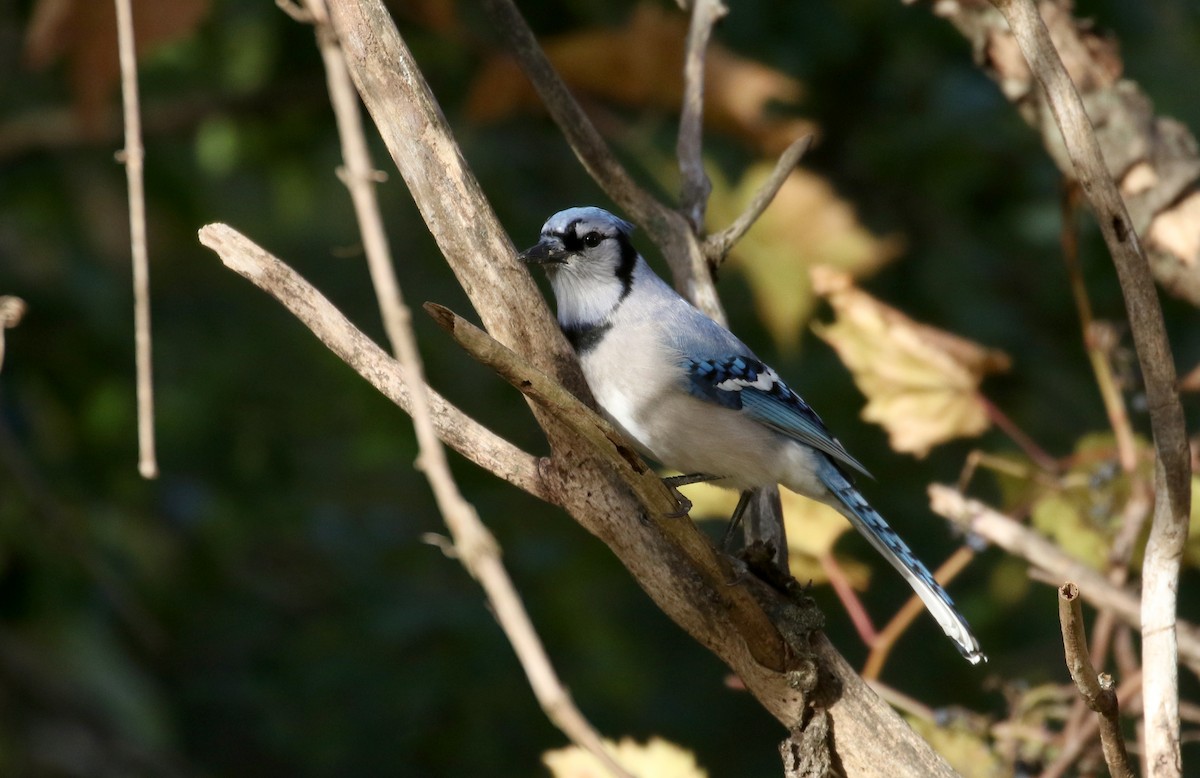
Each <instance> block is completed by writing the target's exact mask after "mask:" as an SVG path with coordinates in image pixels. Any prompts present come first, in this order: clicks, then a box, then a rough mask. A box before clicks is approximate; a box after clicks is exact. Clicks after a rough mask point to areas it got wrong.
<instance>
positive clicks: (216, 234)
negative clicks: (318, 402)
mask: <svg viewBox="0 0 1200 778" xmlns="http://www.w3.org/2000/svg"><path fill="white" fill-rule="evenodd" d="M199 237H200V243H201V244H203V245H204V246H207V247H208V248H210V249H212V250H213V251H215V252H216V253H217V254H218V255H219V256H220V257H221V261H222V262H224V263H225V265H226V266H227V267H229V269H231V270H233V271H235V272H236V273H238V274H239V275H241V276H242V277H244V278H246V279H247V280H249V281H250V282H251V283H253V284H254V285H255V286H257V287H258V288H259V289H262V290H263V291H265V292H267V293H268V294H270V295H271V296H272V297H274V298H275V299H277V300H279V302H281V303H283V305H284V307H286V308H287V309H288V311H289V312H291V314H292V315H293V316H295V317H296V318H297V319H299V320H300V321H301V322H303V323H304V324H305V325H306V326H307V327H308V328H309V329H311V330H312V331H313V334H314V335H316V336H317V338H318V339H320V341H321V342H322V343H324V344H325V345H326V346H327V347H328V348H329V350H330V351H332V352H333V353H334V354H337V355H338V356H339V357H340V358H341V359H342V360H344V361H345V362H346V363H347V364H349V365H350V366H352V367H353V368H354V369H355V370H356V371H357V372H358V373H359V374H360V375H361V376H362V377H363V378H365V379H367V381H368V382H370V384H371V385H372V386H374V387H375V388H376V389H378V390H379V392H380V393H381V394H382V395H384V396H385V397H387V398H388V399H389V400H391V401H392V402H394V403H396V405H399V406H400V407H401V408H403V409H404V410H405V412H408V413H411V412H412V411H411V409H412V387H411V383H412V381H411V378H410V376H409V374H408V373H407V372H405V370H404V368H402V367H401V366H400V365H399V363H397V362H396V360H394V359H392V358H391V357H389V356H388V355H387V353H386V352H384V351H383V349H381V348H379V346H377V345H375V343H374V341H372V340H371V339H370V338H368V337H367V336H366V335H364V334H363V333H362V331H360V330H359V329H357V328H356V327H355V326H354V325H353V324H351V323H350V321H349V320H348V319H347V318H346V317H345V316H343V315H342V313H341V311H339V310H338V309H337V308H335V307H334V305H333V303H331V302H329V300H327V299H326V298H325V297H324V296H323V295H322V294H321V293H320V292H318V291H317V290H316V289H315V288H314V287H313V286H312V284H310V283H308V282H307V281H305V280H304V279H303V278H301V277H300V275H299V274H298V273H296V271H294V270H292V269H291V268H290V267H288V266H287V265H285V264H284V263H282V262H280V261H279V260H278V259H277V258H276V257H274V256H273V255H271V254H270V253H269V252H267V251H266V250H265V249H263V248H261V247H260V246H258V245H256V244H255V243H254V242H253V241H251V240H250V239H249V238H247V237H246V236H244V235H242V234H241V233H240V232H238V231H237V230H235V229H233V228H232V227H230V226H229V225H227V224H209V225H206V226H204V227H201V228H200V233H199ZM429 403H430V414H431V415H432V417H433V424H434V428H435V429H436V430H437V432H438V436H439V437H440V438H441V439H442V440H443V441H444V442H445V443H446V444H447V445H449V446H450V447H451V448H453V449H454V450H455V451H458V452H459V453H460V454H462V455H463V456H464V457H466V458H467V459H469V460H471V461H472V462H474V463H475V464H477V465H479V466H480V467H482V468H483V469H485V470H488V471H489V472H492V473H494V474H496V475H497V476H499V477H500V478H503V479H504V480H505V481H508V482H509V483H510V484H512V485H513V486H515V487H517V488H518V489H522V490H524V491H526V492H529V493H530V494H532V495H533V496H535V497H538V498H541V499H543V500H553V497H554V495H553V493H552V492H551V491H550V490H549V489H548V488H547V486H546V485H545V483H543V480H542V477H541V474H540V473H539V472H538V460H537V459H536V458H535V457H533V456H531V455H529V454H527V453H525V452H524V451H522V450H521V449H519V448H517V447H516V446H514V445H513V444H512V443H509V442H508V441H507V440H505V439H504V438H501V437H500V436H499V435H497V434H496V433H494V432H492V431H491V430H489V429H488V428H487V427H484V426H483V425H482V424H480V423H479V422H477V421H475V420H474V419H472V418H471V417H470V416H467V415H466V414H464V413H463V412H462V411H460V410H459V409H458V408H456V407H454V406H453V405H451V404H450V403H449V402H447V401H446V400H445V399H444V398H443V397H441V396H440V395H438V394H437V393H436V392H434V391H432V390H429Z"/></svg>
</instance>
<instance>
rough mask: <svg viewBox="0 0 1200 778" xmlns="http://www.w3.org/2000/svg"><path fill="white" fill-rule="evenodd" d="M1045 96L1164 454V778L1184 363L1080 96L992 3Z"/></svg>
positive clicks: (1151, 571)
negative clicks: (1179, 364)
mask: <svg viewBox="0 0 1200 778" xmlns="http://www.w3.org/2000/svg"><path fill="white" fill-rule="evenodd" d="M992 4H993V5H995V6H996V8H997V9H999V11H1000V13H1002V14H1003V15H1004V18H1005V20H1007V21H1008V25H1009V28H1010V29H1011V30H1012V33H1013V37H1014V38H1015V39H1016V41H1017V45H1018V46H1019V47H1020V49H1021V53H1022V54H1023V55H1024V56H1025V60H1026V62H1028V63H1029V67H1030V70H1031V71H1032V72H1033V74H1034V75H1035V76H1036V77H1037V80H1038V82H1039V84H1040V85H1041V87H1042V89H1043V90H1044V92H1045V96H1046V99H1047V101H1048V103H1049V105H1050V110H1051V112H1052V113H1053V115H1054V119H1055V121H1056V123H1057V124H1058V127H1059V129H1060V131H1061V132H1062V136H1063V141H1064V143H1065V145H1066V150H1067V154H1068V155H1069V156H1070V159H1071V163H1072V165H1073V167H1074V171H1075V175H1076V177H1077V178H1078V180H1079V183H1080V186H1081V187H1082V188H1083V191H1084V194H1085V195H1087V197H1088V200H1089V202H1090V203H1091V206H1092V210H1093V211H1094V212H1095V214H1096V221H1097V223H1098V224H1099V226H1100V231H1101V233H1102V234H1103V235H1104V241H1105V243H1106V244H1107V245H1108V248H1109V252H1110V253H1111V254H1112V258H1113V263H1114V265H1115V266H1116V269H1117V277H1118V279H1119V280H1120V282H1121V292H1122V294H1123V295H1124V297H1125V309H1126V314H1127V316H1128V317H1129V324H1130V327H1131V328H1132V331H1133V340H1134V344H1135V346H1136V347H1137V354H1138V362H1139V364H1140V366H1141V369H1142V375H1143V377H1144V379H1145V383H1146V396H1147V400H1148V406H1149V411H1150V426H1151V429H1152V430H1153V433H1154V446H1155V450H1156V452H1157V454H1158V459H1157V464H1156V467H1155V494H1156V496H1157V498H1158V499H1157V504H1156V505H1155V510H1154V519H1153V521H1152V523H1151V525H1150V536H1149V538H1148V539H1147V542H1146V554H1145V559H1144V562H1143V565H1142V667H1143V669H1144V672H1145V678H1144V681H1143V683H1144V686H1145V688H1144V692H1143V696H1144V699H1145V701H1146V708H1145V725H1146V748H1147V753H1146V765H1147V767H1148V770H1149V772H1150V773H1151V774H1152V775H1155V776H1164V778H1172V776H1179V775H1181V774H1182V771H1183V764H1182V758H1181V755H1180V749H1179V672H1178V653H1179V647H1178V641H1177V638H1176V634H1175V622H1176V617H1177V616H1176V605H1177V599H1178V589H1179V571H1180V565H1181V562H1182V558H1183V546H1184V543H1185V542H1186V540H1187V532H1188V517H1189V515H1190V513H1191V485H1190V480H1191V478H1190V467H1191V465H1190V456H1189V452H1188V445H1187V434H1186V431H1185V428H1184V419H1183V407H1182V406H1181V405H1180V403H1179V394H1178V391H1177V389H1176V387H1175V377H1176V376H1175V362H1174V358H1173V357H1172V355H1171V346H1170V342H1169V341H1168V340H1167V332H1166V326H1165V324H1164V323H1163V318H1162V309H1161V306H1160V305H1159V302H1158V296H1157V294H1156V292H1155V288H1154V279H1153V276H1152V275H1151V272H1150V265H1149V262H1148V260H1147V258H1146V256H1145V254H1144V253H1143V251H1142V247H1141V241H1140V239H1139V238H1138V234H1137V231H1136V230H1135V229H1134V222H1133V220H1132V219H1131V218H1130V216H1129V213H1128V211H1127V209H1126V207H1125V202H1124V200H1123V199H1122V197H1121V193H1120V192H1119V191H1118V190H1117V186H1116V184H1115V183H1114V182H1113V179H1112V176H1111V175H1110V174H1109V171H1108V168H1107V167H1106V166H1105V163H1104V158H1103V155H1102V154H1101V152H1100V145H1099V143H1098V142H1097V141H1096V136H1095V132H1094V130H1093V129H1092V125H1091V122H1090V120H1089V119H1088V116H1087V113H1086V112H1085V111H1084V107H1083V101H1082V100H1080V98H1079V93H1078V92H1077V91H1076V90H1075V86H1074V84H1072V82H1071V78H1070V76H1068V75H1067V71H1066V68H1064V67H1063V64H1062V60H1061V59H1060V58H1059V56H1058V52H1057V51H1056V50H1055V48H1054V42H1053V41H1052V40H1051V38H1050V33H1049V31H1048V30H1047V29H1046V25H1045V23H1044V22H1043V21H1042V18H1041V16H1040V15H1039V14H1038V10H1037V7H1036V6H1035V4H1034V3H1033V0H992Z"/></svg>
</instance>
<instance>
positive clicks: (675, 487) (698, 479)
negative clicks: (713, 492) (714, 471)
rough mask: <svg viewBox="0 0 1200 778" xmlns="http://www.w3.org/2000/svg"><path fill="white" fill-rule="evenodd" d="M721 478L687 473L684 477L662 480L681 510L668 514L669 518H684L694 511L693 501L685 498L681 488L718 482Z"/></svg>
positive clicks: (668, 477) (705, 474)
mask: <svg viewBox="0 0 1200 778" xmlns="http://www.w3.org/2000/svg"><path fill="white" fill-rule="evenodd" d="M720 478H721V476H719V475H708V474H707V473H686V474H684V475H670V476H667V477H666V478H664V479H662V481H663V483H664V484H666V485H667V488H668V489H670V490H671V494H673V495H675V500H676V502H678V503H679V510H678V511H676V512H674V513H668V514H667V518H668V519H679V518H683V517H684V516H686V515H688V513H689V512H690V511H691V510H692V501H691V500H689V499H688V498H686V497H684V496H683V493H682V492H680V491H679V487H681V486H688V485H689V484H699V483H704V482H706V481H716V480H718V479H720Z"/></svg>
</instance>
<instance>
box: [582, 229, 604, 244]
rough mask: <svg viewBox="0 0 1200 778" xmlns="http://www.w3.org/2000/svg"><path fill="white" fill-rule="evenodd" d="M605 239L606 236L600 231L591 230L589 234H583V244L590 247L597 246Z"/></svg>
mask: <svg viewBox="0 0 1200 778" xmlns="http://www.w3.org/2000/svg"><path fill="white" fill-rule="evenodd" d="M603 240H604V236H603V235H601V234H600V233H598V232H589V233H588V234H587V235H584V236H583V245H585V246H587V247H588V248H596V247H597V246H599V245H600V242H601V241H603Z"/></svg>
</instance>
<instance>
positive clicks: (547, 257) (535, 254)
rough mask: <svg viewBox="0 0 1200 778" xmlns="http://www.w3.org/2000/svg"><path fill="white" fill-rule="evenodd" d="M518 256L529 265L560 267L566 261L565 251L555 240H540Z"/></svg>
mask: <svg viewBox="0 0 1200 778" xmlns="http://www.w3.org/2000/svg"><path fill="white" fill-rule="evenodd" d="M518 256H519V257H520V258H521V261H522V262H528V263H529V264H531V265H561V264H563V263H564V262H566V261H567V250H566V248H564V247H563V245H562V243H560V242H558V241H556V240H542V241H539V242H538V243H537V244H536V245H534V246H531V247H530V248H527V249H525V250H524V251H522V252H521V253H520V254H519V255H518Z"/></svg>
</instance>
